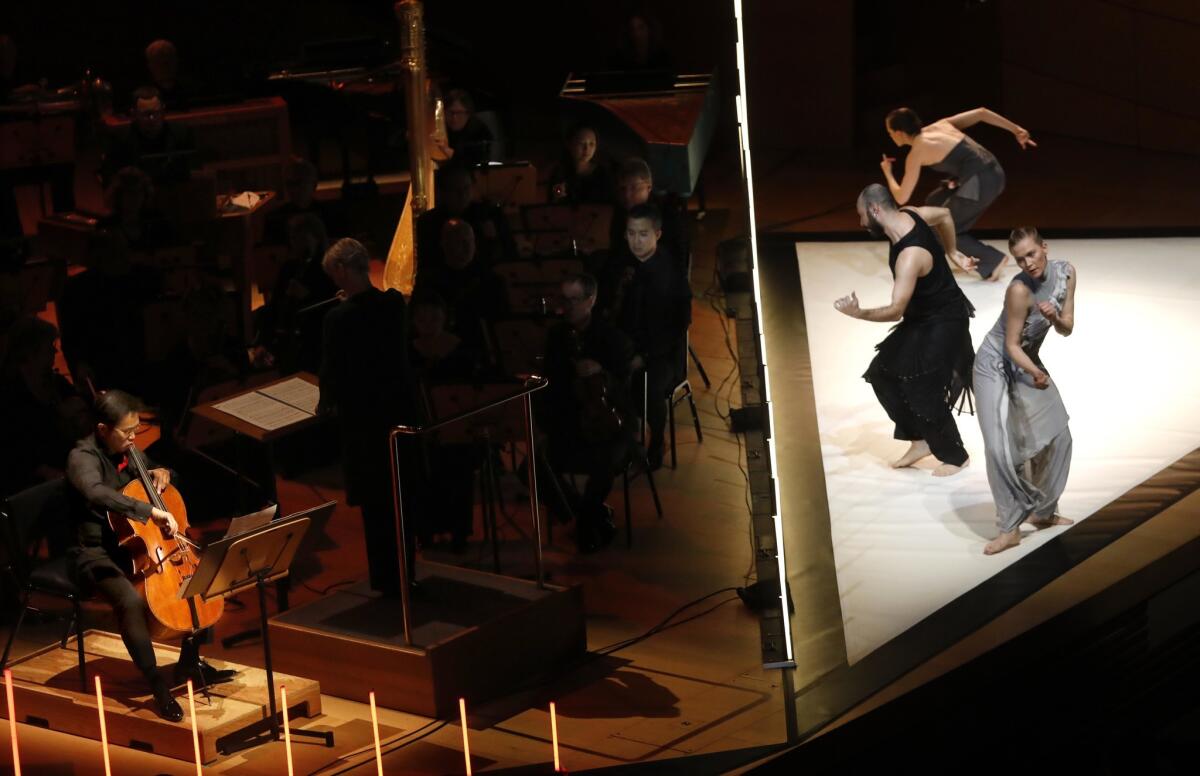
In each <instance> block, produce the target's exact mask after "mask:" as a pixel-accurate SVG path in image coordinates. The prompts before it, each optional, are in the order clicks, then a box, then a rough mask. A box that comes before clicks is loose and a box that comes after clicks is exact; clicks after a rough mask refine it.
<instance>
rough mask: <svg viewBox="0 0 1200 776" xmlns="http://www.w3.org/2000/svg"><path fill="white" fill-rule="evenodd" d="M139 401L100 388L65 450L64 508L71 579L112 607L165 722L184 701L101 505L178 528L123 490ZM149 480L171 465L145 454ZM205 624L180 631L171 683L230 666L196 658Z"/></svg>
mask: <svg viewBox="0 0 1200 776" xmlns="http://www.w3.org/2000/svg"><path fill="white" fill-rule="evenodd" d="M140 409H141V403H140V402H139V401H138V400H137V399H136V398H134V397H133V396H131V395H130V394H128V393H125V392H124V391H119V390H112V391H107V392H105V393H103V394H101V395H100V396H99V398H98V399H97V401H96V406H95V411H96V418H97V422H96V426H95V430H94V431H93V433H91V434H89V435H88V436H86V437H84V438H83V439H81V440H79V442H78V443H77V444H76V445H75V448H74V449H73V450H72V451H71V453H70V455H69V456H68V457H67V482H68V483H69V485H70V487H69V488H68V489H67V492H68V494H69V498H70V500H71V506H72V508H71V510H70V514H71V516H72V519H73V520H75V523H76V525H75V529H76V531H75V534H76V544H75V546H73V547H71V548H70V549H69V550H68V554H69V557H70V560H71V564H70V567H71V571H72V574H73V576H74V578H75V581H76V582H77V584H79V585H80V586H81V587H82V588H83V589H84V590H86V591H94V592H95V593H98V594H99V595H100V596H101V597H102V598H103V599H104V600H105V601H107V602H108V604H109V605H110V606H111V607H112V609H113V614H114V615H115V616H116V619H117V627H118V629H119V630H120V632H121V639H122V640H123V641H124V642H125V647H126V649H128V650H129V657H130V658H131V659H132V660H133V663H134V665H135V666H137V668H138V670H139V671H141V672H142V675H143V676H144V677H145V678H146V682H147V683H148V684H149V686H150V689H151V692H152V693H153V696H154V707H155V711H156V712H157V713H158V715H159V716H160V717H162V718H163V719H165V720H168V721H170V722H178V721H180V720H181V719H183V709H182V707H180V705H179V702H178V701H176V700H175V699H174V698H173V697H172V695H171V686H172V685H170V684H168V683H167V681H166V679H164V678H163V676H162V675H161V674H160V673H159V671H158V665H157V662H156V660H155V656H154V644H153V642H152V641H151V636H150V623H149V617H150V607H149V606H148V604H147V601H146V599H145V597H144V596H143V594H142V593H141V592H139V591H138V589H137V587H135V586H134V584H133V582H131V581H130V579H129V578H128V577H127V576H126V570H127V568H129V566H128V564H127V563H126V560H127V558H126V555H127V553H126V552H125V551H124V549H123V548H121V547H120V546H118V540H117V536H116V533H115V532H114V530H113V528H112V527H111V526H110V524H109V521H108V519H107V517H106V513H109V512H112V513H119V514H122V515H125V516H127V517H128V518H129V519H131V520H135V521H138V522H142V523H146V522H153V523H154V524H155V525H157V526H158V527H159V528H160V529H161V531H162V534H163V535H164V536H166V537H170V536H173V535H174V534H175V532H176V530H177V528H178V521H177V520H176V518H175V515H173V514H171V513H170V512H168V511H165V510H163V509H160V508H158V507H155V506H152V505H151V504H150V503H149V502H147V501H140V500H137V499H134V498H132V497H130V496H128V495H125V494H124V493H123V492H122V491H123V489H125V487H126V486H127V485H129V484H130V482H131V481H133V480H134V479H135V474H134V468H135V467H134V466H132V465H131V456H132V455H141V454H140V453H136V452H135V451H134V438H135V437H136V435H137V432H138V429H139V428H140V424H141V419H140V416H139V414H138V412H139V410H140ZM145 468H146V469H148V470H149V471H148V474H149V477H150V479H151V480H152V483H153V487H154V488H155V489H156V490H158V491H159V492H160V493H161V492H163V491H165V490H166V489H167V487H168V486H169V485H170V484H171V479H172V478H171V471H170V470H169V469H166V468H162V467H158V466H154V464H152V463H149V462H147V464H146V467H145ZM203 634H204V631H199V632H193V633H190V634H188V635H187V636H185V637H184V640H183V646H182V649H180V652H179V662H178V663H176V665H175V668H174V672H173V677H174V682H173V684H174V685H179V684H181V683H183V682H184V681H186V680H187V679H193V680H196V681H197V682H198V683H201V684H204V685H210V684H215V683H218V682H222V681H227V680H229V679H230V678H232V677H233V675H234V673H235V672H234V671H225V670H217V669H216V668H214V667H212V666H211V665H209V664H208V663H206V662H204V661H203V660H201V659H200V652H199V641H200V640H201V637H202V635H203Z"/></svg>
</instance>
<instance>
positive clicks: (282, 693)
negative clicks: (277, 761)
mask: <svg viewBox="0 0 1200 776" xmlns="http://www.w3.org/2000/svg"><path fill="white" fill-rule="evenodd" d="M279 706H280V707H281V708H282V709H283V748H284V750H285V751H286V752H287V765H288V776H295V771H294V770H293V769H292V726H291V724H290V722H289V721H288V713H287V687H284V686H283V685H280V686H279Z"/></svg>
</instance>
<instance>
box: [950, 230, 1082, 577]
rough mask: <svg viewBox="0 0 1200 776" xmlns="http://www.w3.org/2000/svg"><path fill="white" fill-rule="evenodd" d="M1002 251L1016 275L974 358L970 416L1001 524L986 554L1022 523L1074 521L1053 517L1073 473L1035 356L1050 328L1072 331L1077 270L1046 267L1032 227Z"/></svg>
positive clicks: (1011, 543) (1054, 400)
mask: <svg viewBox="0 0 1200 776" xmlns="http://www.w3.org/2000/svg"><path fill="white" fill-rule="evenodd" d="M1008 247H1009V250H1010V251H1012V254H1013V256H1014V257H1016V260H1017V264H1018V265H1019V266H1020V267H1021V270H1022V272H1021V274H1019V275H1017V276H1016V277H1015V278H1013V281H1012V283H1010V284H1009V286H1008V291H1007V292H1006V293H1005V295H1004V310H1003V311H1002V312H1001V313H1000V317H999V319H998V320H997V321H996V325H995V326H993V327H992V330H991V331H990V332H988V334H987V337H985V338H984V340H983V344H982V345H980V346H979V352H978V353H976V355H975V374H974V377H975V379H974V389H975V402H976V414H977V415H978V417H979V428H980V430H981V431H982V432H983V446H984V453H985V457H986V459H987V476H988V484H989V485H990V486H991V488H992V497H993V498H994V499H995V501H996V517H997V522H998V524H999V526H1000V535H999V536H998V537H996V538H995V539H993V540H992V541H990V542H988V544H987V546H986V547H985V548H984V553H985V554H987V555H994V554H995V553H997V552H1002V551H1003V550H1006V549H1008V548H1009V547H1015V546H1017V544H1019V543H1020V541H1021V523H1023V522H1026V521H1028V522H1029V524H1030V525H1033V526H1034V527H1036V528H1048V527H1050V526H1052V525H1070V524H1071V522H1072V521H1071V520H1068V519H1067V518H1065V517H1061V516H1059V515H1057V514H1055V512H1056V510H1057V508H1058V499H1059V496H1061V495H1062V492H1063V488H1064V487H1065V486H1066V484H1067V473H1068V472H1069V471H1070V469H1071V430H1070V429H1069V428H1067V409H1066V407H1064V406H1063V401H1062V397H1061V396H1059V394H1058V388H1057V387H1056V386H1055V385H1054V383H1053V381H1051V379H1050V375H1049V374H1047V372H1046V367H1045V365H1043V364H1042V361H1041V358H1040V357H1039V351H1040V350H1041V347H1042V342H1043V341H1044V340H1045V339H1046V334H1047V333H1048V332H1049V331H1050V328H1051V327H1054V330H1055V331H1057V332H1058V333H1059V334H1061V335H1063V336H1064V337H1066V336H1069V335H1070V334H1071V331H1072V330H1073V329H1074V327H1075V277H1076V273H1075V268H1074V267H1073V266H1071V265H1070V264H1068V263H1067V262H1065V261H1050V260H1049V257H1048V253H1047V250H1046V243H1045V242H1044V241H1043V240H1042V238H1041V236H1040V235H1039V234H1038V231H1037V230H1036V229H1034V228H1032V227H1019V228H1017V229H1014V230H1013V232H1012V235H1011V236H1010V237H1009V238H1008Z"/></svg>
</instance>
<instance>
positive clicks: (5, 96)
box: [0, 33, 37, 103]
mask: <svg viewBox="0 0 1200 776" xmlns="http://www.w3.org/2000/svg"><path fill="white" fill-rule="evenodd" d="M18 62H19V60H18V58H17V42H16V40H14V39H13V36H11V35H9V34H8V33H0V103H4V102H8V101H9V100H12V99H14V98H16V97H19V96H21V92H33V91H36V89H37V86H36V85H35V84H26V83H23V81H24V80H25V79H22V78H21V74H20V71H19V70H18V69H17V64H18Z"/></svg>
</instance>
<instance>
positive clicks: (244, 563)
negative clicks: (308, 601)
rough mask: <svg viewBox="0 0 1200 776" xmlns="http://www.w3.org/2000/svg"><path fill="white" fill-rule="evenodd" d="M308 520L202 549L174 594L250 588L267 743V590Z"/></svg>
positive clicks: (275, 731)
mask: <svg viewBox="0 0 1200 776" xmlns="http://www.w3.org/2000/svg"><path fill="white" fill-rule="evenodd" d="M311 522H312V519H311V518H310V517H309V516H308V515H306V514H299V515H292V516H291V517H285V518H283V519H282V520H272V521H271V522H269V523H267V524H266V525H263V526H260V527H259V528H255V529H252V530H250V531H246V532H245V533H240V534H237V535H235V536H227V537H225V538H224V539H221V540H220V541H216V542H213V543H212V544H210V545H208V546H207V547H205V548H204V555H203V556H201V558H200V566H199V567H198V568H197V569H196V573H195V574H194V575H193V576H192V578H191V579H190V580H188V584H187V585H186V586H185V587H184V588H183V589H182V590H181V591H180V597H181V598H188V597H191V596H194V595H199V596H200V597H202V598H204V599H209V598H216V597H217V596H224V597H228V596H230V595H233V594H235V593H237V592H239V591H242V590H246V589H247V588H250V587H254V588H256V589H257V590H258V607H259V622H260V625H261V627H262V642H263V660H264V662H265V663H266V670H267V696H268V703H269V707H270V724H271V739H272V740H274V741H278V740H279V719H278V710H277V708H276V704H275V673H274V671H273V670H272V668H271V639H270V635H269V632H268V630H267V585H266V583H267V582H269V581H272V580H276V579H280V578H282V577H284V576H286V575H287V573H288V567H289V566H291V564H292V560H293V559H294V558H295V557H296V551H297V550H298V549H299V548H300V546H301V543H302V541H303V539H304V536H305V534H307V533H308V528H309V525H310V523H311ZM291 733H292V735H294V736H308V737H310V738H320V739H323V740H324V741H325V746H329V747H332V746H333V732H332V731H329V732H319V731H315V730H293V731H291ZM256 744H257V741H256V740H255V739H251V740H249V741H246V742H243V743H240V744H238V745H235V746H233V747H230V748H229V750H228V751H227V752H226V754H228V753H229V752H233V751H237V750H240V749H246V748H249V747H250V746H254V745H256Z"/></svg>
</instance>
